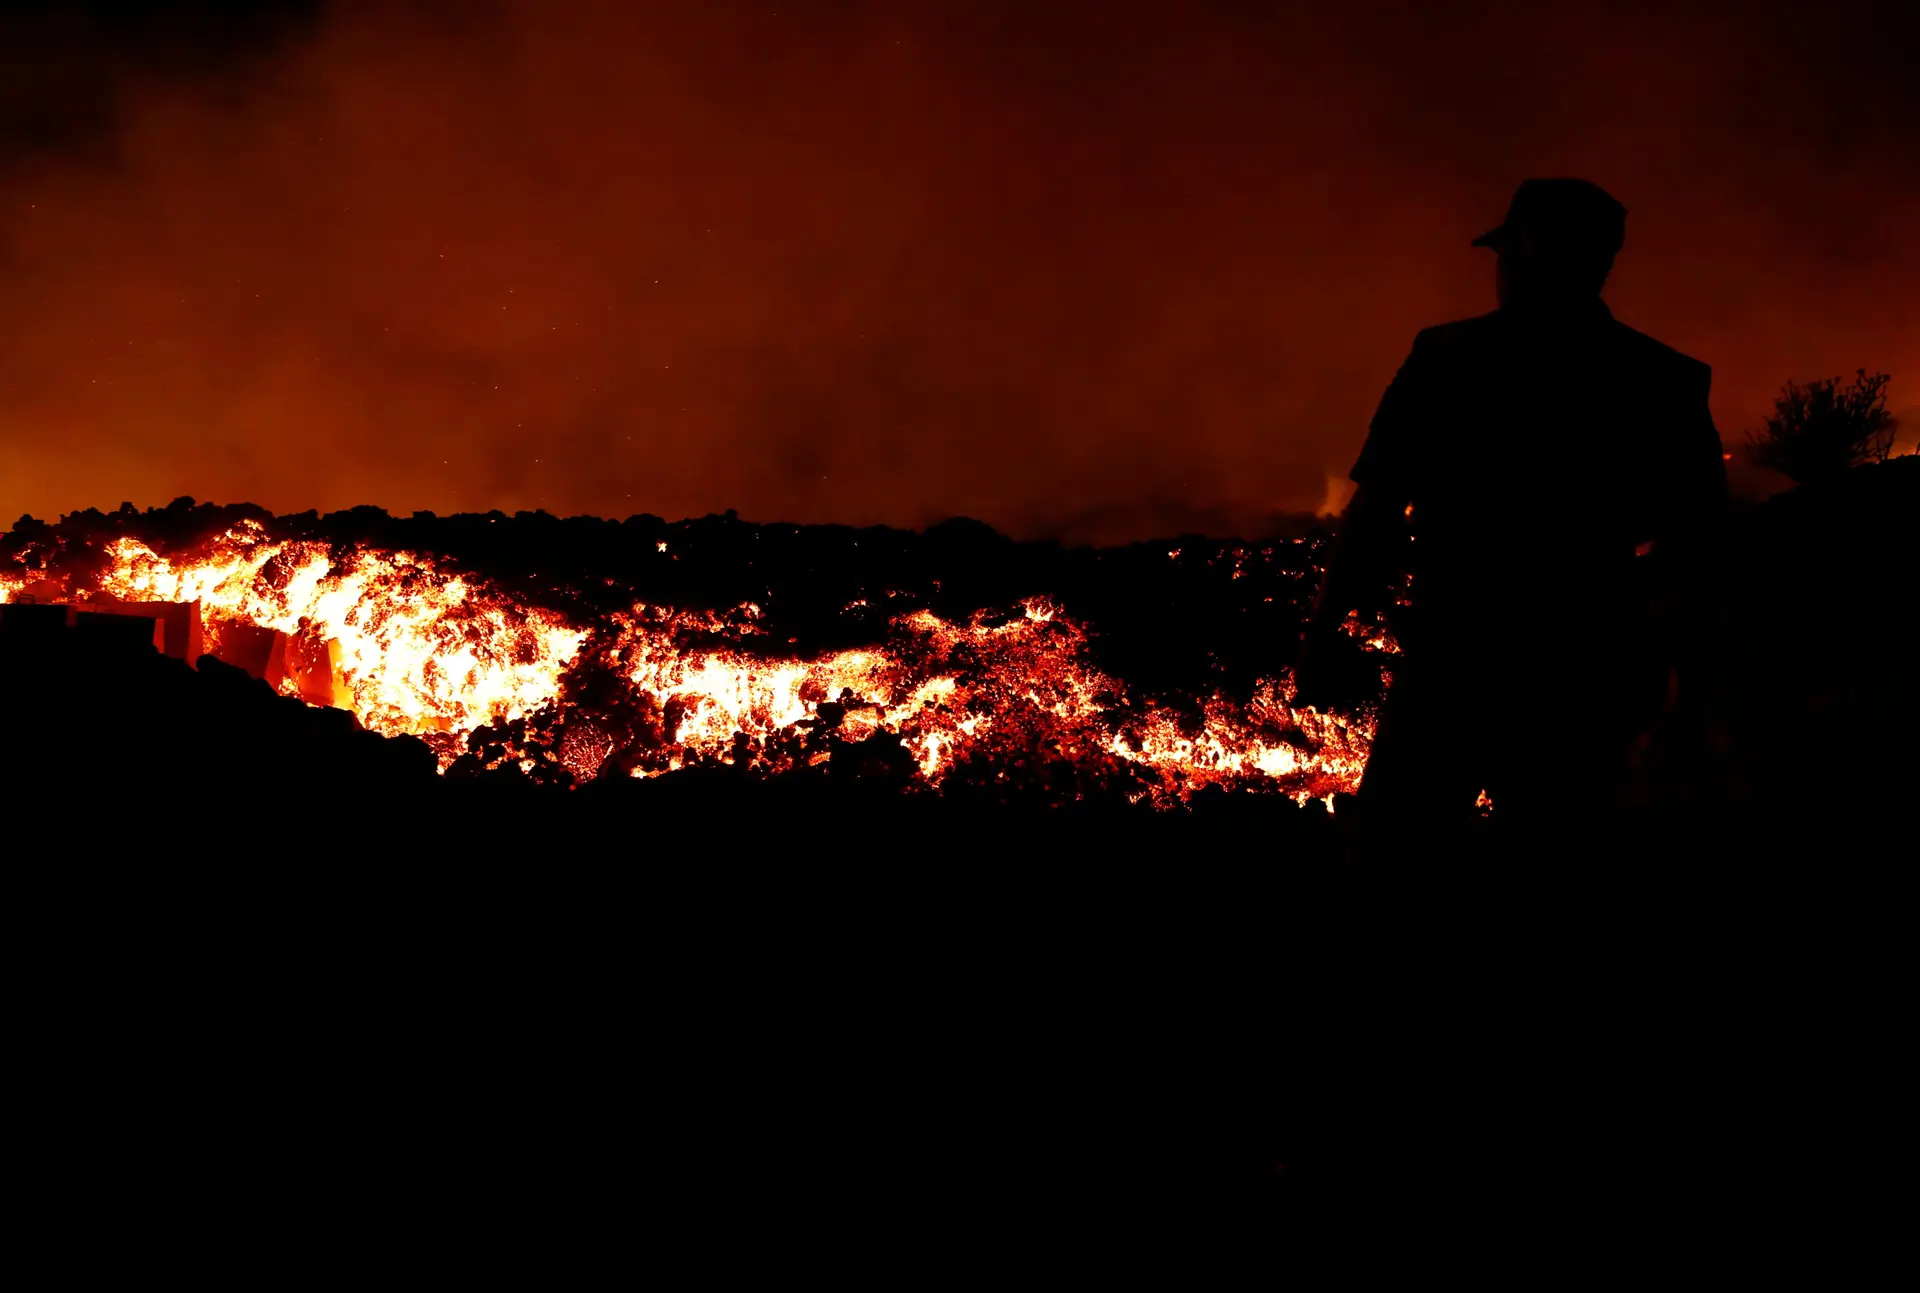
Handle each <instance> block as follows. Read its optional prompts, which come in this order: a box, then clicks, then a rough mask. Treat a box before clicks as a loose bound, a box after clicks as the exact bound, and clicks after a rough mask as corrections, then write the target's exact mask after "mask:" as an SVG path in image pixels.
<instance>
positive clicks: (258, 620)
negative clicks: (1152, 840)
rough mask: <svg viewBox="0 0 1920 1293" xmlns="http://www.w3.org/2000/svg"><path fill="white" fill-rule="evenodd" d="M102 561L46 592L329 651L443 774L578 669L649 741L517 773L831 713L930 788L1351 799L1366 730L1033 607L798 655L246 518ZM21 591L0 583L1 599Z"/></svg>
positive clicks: (588, 738)
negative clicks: (1063, 787) (1247, 690)
mask: <svg viewBox="0 0 1920 1293" xmlns="http://www.w3.org/2000/svg"><path fill="white" fill-rule="evenodd" d="M104 555H105V556H106V558H107V561H106V563H105V568H104V570H103V572H102V573H101V574H100V575H99V576H98V577H97V581H96V583H95V584H94V585H93V586H92V587H89V588H84V589H83V588H68V589H64V590H63V591H64V592H65V593H66V594H67V595H68V596H71V597H76V598H77V597H80V596H83V595H84V596H101V595H104V596H108V597H113V598H118V599H121V600H124V601H165V602H193V601H197V602H199V603H200V606H201V611H202V616H203V618H204V621H205V623H206V626H207V634H208V641H209V643H210V644H211V646H210V648H209V649H210V651H211V653H212V654H215V655H218V654H219V645H218V644H219V639H220V631H221V628H222V627H223V626H224V625H229V624H234V623H245V624H250V625H256V626H260V627H264V628H269V629H273V630H276V631H278V632H280V633H284V634H288V635H293V636H304V637H305V638H306V639H307V640H309V641H315V642H324V641H332V642H334V643H337V644H338V647H337V649H338V660H339V665H338V675H339V678H340V680H341V682H342V683H343V684H344V688H345V693H346V695H345V698H344V703H345V704H346V705H347V706H348V707H349V708H351V710H352V711H353V713H354V714H355V715H356V716H357V717H358V718H359V720H360V722H361V723H363V724H364V725H365V726H367V727H369V728H371V729H373V730H375V731H379V732H382V733H385V734H388V735H403V734H411V735H420V736H424V737H426V738H427V739H428V740H429V741H430V742H431V743H432V744H433V745H434V747H435V749H436V751H437V752H438V753H439V754H440V756H441V764H442V767H443V769H444V768H445V767H446V766H448V765H450V764H451V763H452V762H453V760H454V759H455V758H457V757H458V756H459V755H460V753H461V752H462V751H463V750H464V749H465V748H466V738H467V736H468V735H469V734H470V733H473V732H474V731H475V730H476V729H478V728H481V727H483V726H486V725H490V724H500V723H506V722H511V721H513V720H515V719H522V718H530V717H538V716H541V715H546V716H547V717H550V718H551V717H554V716H556V715H558V716H560V717H565V718H571V717H573V716H572V715H568V714H565V713H563V711H564V710H565V708H566V707H567V706H570V705H574V704H576V702H575V701H574V700H572V699H570V698H569V688H568V683H569V679H570V677H571V676H573V675H575V674H576V673H577V672H578V671H580V670H583V669H585V668H586V667H587V666H588V664H589V662H592V663H594V665H595V666H596V667H611V668H612V669H613V670H614V673H615V676H617V677H618V678H619V679H620V680H621V683H622V684H623V685H624V687H625V688H627V689H628V699H629V700H630V701H631V702H633V704H634V705H635V706H638V707H641V708H643V709H645V711H646V712H648V713H655V714H660V715H665V716H666V720H665V726H664V727H663V728H662V730H661V736H660V742H659V743H658V744H657V745H655V746H654V747H652V748H649V749H647V750H645V751H640V752H637V753H636V752H635V751H634V750H632V749H631V748H625V747H630V746H631V744H632V742H631V739H630V737H626V736H623V735H622V732H621V730H620V728H619V727H618V725H617V724H612V723H598V722H597V721H596V720H595V719H594V717H593V716H592V715H583V716H581V717H582V721H580V722H575V723H570V724H566V725H564V726H565V731H566V734H567V735H566V740H565V741H564V742H560V743H557V745H556V747H555V748H551V749H548V750H546V751H544V752H543V753H540V754H538V755H531V754H529V755H526V756H525V757H524V758H523V762H524V763H526V764H527V765H529V766H530V765H531V763H532V761H533V760H534V759H535V758H536V757H544V758H550V759H552V760H554V761H556V762H559V763H561V764H563V765H564V766H565V767H566V768H567V769H568V771H569V772H570V773H571V774H572V775H573V777H574V779H576V780H586V779H590V778H592V777H594V776H598V775H606V774H608V773H609V772H610V771H611V770H612V769H613V768H615V767H616V766H617V767H619V768H620V769H621V770H623V771H624V772H626V774H627V775H633V776H647V775H655V774H658V773H661V772H667V771H672V770H674V769H676V768H679V767H683V766H686V765H687V764H689V763H692V762H698V761H706V760H716V759H718V760H724V761H733V760H736V759H738V758H740V757H742V756H743V755H744V756H745V757H748V758H750V759H752V760H753V761H754V762H755V763H756V764H760V765H763V766H765V767H766V769H767V770H768V771H771V772H776V773H777V772H779V771H781V770H783V768H785V767H787V766H790V764H791V762H792V757H791V755H790V753H781V752H780V751H783V750H784V751H791V749H792V742H791V741H785V740H784V738H786V737H789V736H791V735H792V734H793V733H794V732H795V731H796V730H798V729H801V728H803V727H815V726H819V725H821V723H822V721H823V710H822V707H823V706H827V705H831V706H833V707H835V712H834V717H835V718H836V719H837V720H838V726H837V728H836V729H835V730H836V738H837V739H839V740H858V739H860V738H863V737H867V736H870V735H873V734H875V733H886V734H889V735H892V736H896V737H898V738H899V741H900V743H901V744H902V745H904V746H905V747H906V749H907V750H908V751H909V752H910V754H911V756H912V759H913V761H914V764H915V765H916V767H917V773H916V774H915V775H916V777H917V779H918V780H919V781H920V782H922V783H924V784H925V785H927V786H930V787H937V786H938V785H939V784H940V782H941V781H942V779H943V778H944V777H945V776H946V775H947V774H948V773H949V772H950V770H951V769H953V768H954V766H955V764H956V761H957V760H962V759H967V758H970V757H974V756H978V755H982V754H984V755H985V756H987V757H989V758H992V757H995V755H996V753H997V752H999V751H1001V750H1002V749H1021V750H1031V749H1034V748H1043V749H1044V750H1045V751H1046V752H1047V757H1049V758H1054V759H1059V760H1063V761H1066V762H1069V763H1072V764H1076V765H1095V766H1104V767H1121V766H1125V767H1130V768H1131V769H1132V770H1133V771H1134V772H1135V773H1137V774H1141V775H1140V776H1139V777H1137V778H1136V780H1138V781H1139V782H1140V783H1141V784H1143V785H1144V786H1145V787H1146V788H1145V789H1143V790H1139V791H1136V792H1134V797H1136V798H1139V797H1141V796H1146V797H1149V798H1151V799H1152V800H1153V802H1155V803H1156V804H1161V805H1170V804H1174V803H1178V802H1179V801H1181V800H1183V799H1185V798H1186V797H1187V796H1189V795H1190V794H1192V793H1193V791H1195V790H1197V789H1199V788H1201V787H1204V786H1208V785H1215V784H1219V785H1228V786H1234V787H1240V788H1246V789H1257V790H1266V791H1273V792H1279V793H1284V794H1286V795H1288V796H1289V797H1291V798H1293V799H1295V800H1296V801H1299V802H1303V803H1304V802H1305V801H1306V800H1308V799H1310V798H1323V799H1325V798H1330V796H1332V795H1333V794H1335V793H1339V792H1343V791H1350V790H1351V789H1353V787H1354V786H1355V785H1357V783H1358V781H1359V777H1360V772H1361V770H1362V768H1363V767H1364V766H1365V762H1366V755H1367V749H1368V745H1369V742H1370V740H1371V737H1372V721H1371V717H1370V716H1368V715H1365V714H1362V715H1351V716H1350V715H1339V714H1320V713H1318V712H1316V711H1312V710H1296V709H1292V708H1290V707H1289V706H1288V705H1287V704H1286V697H1287V696H1288V695H1289V694H1290V691H1291V687H1290V683H1289V682H1288V681H1287V680H1286V679H1284V678H1275V679H1270V680H1267V681H1266V682H1263V683H1262V684H1261V685H1260V686H1259V688H1257V689H1256V692H1255V694H1254V696H1253V698H1252V700H1251V701H1250V702H1249V703H1238V702H1236V701H1234V700H1231V699H1229V698H1227V697H1225V696H1221V695H1213V696H1207V697H1202V698H1198V699H1197V700H1196V702H1195V704H1194V706H1192V707H1191V709H1190V712H1187V713H1185V714H1182V713H1179V712H1176V711H1174V710H1172V709H1169V708H1164V707H1155V706H1152V705H1149V704H1144V703H1134V702H1133V701H1131V700H1130V699H1129V698H1128V695H1127V689H1126V686H1125V684H1124V683H1123V682H1122V681H1121V680H1119V679H1116V678H1113V677H1110V676H1108V675H1107V674H1105V673H1103V672H1101V671H1100V670H1098V669H1097V668H1095V667H1094V666H1093V665H1092V664H1091V663H1090V661H1089V658H1088V650H1087V636H1086V633H1085V631H1084V630H1083V629H1082V628H1081V627H1080V626H1079V625H1078V624H1077V623H1075V622H1074V621H1072V620H1071V619H1069V618H1068V617H1067V616H1065V615H1064V614H1062V613H1061V612H1060V610H1059V609H1058V608H1057V607H1055V606H1053V605H1052V604H1050V603H1049V602H1047V601H1045V600H1043V599H1039V598H1035V599H1031V600H1029V601H1027V602H1026V603H1025V604H1024V605H1023V606H1021V607H1019V608H1016V610H1015V612H1014V613H1013V614H1010V615H991V614H984V613H983V614H981V615H977V616H975V617H974V618H973V619H972V621H971V622H968V623H964V624H962V623H953V622H949V621H947V620H943V619H941V618H939V617H937V616H935V615H933V614H931V613H929V612H927V611H924V610H923V611H915V612H913V613H910V614H905V615H901V616H897V617H895V618H894V619H893V620H892V621H891V623H890V627H889V629H888V632H887V634H886V637H885V640H884V641H882V642H880V643H877V644H875V645H873V646H871V647H865V648H861V649H858V650H848V651H840V652H836V653H832V654H828V655H822V656H818V657H815V658H797V657H793V656H790V655H787V656H783V655H781V654H779V653H777V652H775V653H760V652H757V651H751V650H746V649H742V648H741V647H739V646H737V645H733V643H734V642H735V641H738V640H747V641H751V639H752V637H753V634H754V628H753V624H754V621H755V620H757V619H758V618H759V616H760V608H759V607H757V606H752V605H745V606H742V607H740V608H738V609H737V610H735V611H734V612H732V613H730V614H727V615H714V614H705V613H695V612H684V611H676V610H673V609H671V608H665V607H659V606H647V605H639V604H637V605H635V606H634V607H633V608H632V610H631V611H630V612H629V613H627V614H623V615H619V616H615V617H612V618H611V619H610V620H609V621H608V622H604V623H594V624H581V623H573V622H569V620H568V619H567V618H566V617H565V616H562V615H561V614H559V613H557V612H554V611H552V610H548V609H545V608H542V607H538V606H532V605H528V604H525V603H523V602H520V601H518V600H516V599H514V598H512V597H510V596H508V595H507V594H505V593H504V592H503V591H501V590H499V589H497V588H495V587H493V586H491V585H489V584H487V583H486V582H485V581H482V580H478V579H475V578H472V577H469V576H464V575H460V574H456V573H450V572H448V571H446V570H443V569H441V568H440V567H439V566H438V565H437V564H436V562H435V561H434V559H433V558H431V557H428V556H423V555H419V554H415V553H409V552H388V551H378V550H373V549H369V548H364V547H350V548H344V549H343V548H338V547H330V546H329V545H327V544H323V543H314V542H304V541H286V540H279V539H275V538H272V537H270V536H269V535H268V534H267V533H266V531H265V530H264V529H263V528H262V527H261V526H259V525H258V524H255V523H253V522H247V523H243V524H241V525H238V526H235V527H234V528H233V529H231V530H229V531H228V532H226V533H225V534H224V535H222V536H220V537H219V538H218V539H216V540H214V541H213V542H211V543H210V544H207V545H204V546H202V547H201V548H198V549H195V550H192V551H190V552H183V553H178V554H175V555H174V556H172V557H168V556H163V555H161V554H159V553H156V552H154V551H153V550H152V549H150V548H149V547H147V546H146V545H145V544H142V543H140V542H138V541H137V540H133V539H128V538H122V539H119V540H116V541H114V542H113V543H112V544H111V545H110V546H109V547H108V549H107V550H106V552H105V554H104ZM25 587H26V582H25V580H24V579H23V578H22V577H20V576H14V575H0V601H4V600H7V599H8V598H9V597H12V596H17V595H19V594H20V593H21V592H22V591H23V589H24V588H25ZM722 629H729V630H730V632H729V633H728V634H727V635H725V636H724V637H723V635H722V633H721V630H722ZM743 634H744V638H743V636H742V635H743ZM1379 645H1381V646H1382V647H1383V648H1384V649H1391V644H1390V642H1386V641H1383V642H1382V643H1381V644H1379ZM283 689H285V690H288V691H289V692H291V690H292V688H291V684H283ZM623 748H624V757H622V758H616V757H615V756H616V755H622V754H623ZM807 757H808V761H818V760H819V759H820V758H823V757H825V756H824V755H821V754H818V753H815V754H813V755H811V756H807Z"/></svg>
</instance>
